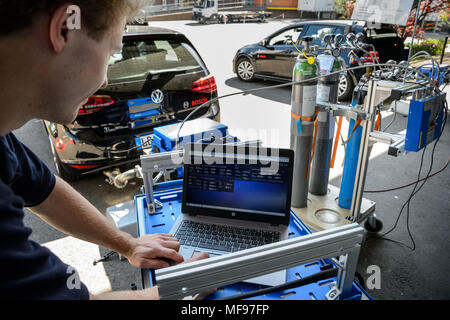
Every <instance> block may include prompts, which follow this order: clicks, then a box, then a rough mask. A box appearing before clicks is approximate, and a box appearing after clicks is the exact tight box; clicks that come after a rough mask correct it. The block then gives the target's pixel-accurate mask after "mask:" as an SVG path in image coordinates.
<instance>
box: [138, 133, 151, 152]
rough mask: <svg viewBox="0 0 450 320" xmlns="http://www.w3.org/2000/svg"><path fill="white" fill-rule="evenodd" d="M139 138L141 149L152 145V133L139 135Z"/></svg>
mask: <svg viewBox="0 0 450 320" xmlns="http://www.w3.org/2000/svg"><path fill="white" fill-rule="evenodd" d="M140 139H141V146H142V149H144V150H145V149H151V147H152V140H153V134H149V135H146V136H142V137H140Z"/></svg>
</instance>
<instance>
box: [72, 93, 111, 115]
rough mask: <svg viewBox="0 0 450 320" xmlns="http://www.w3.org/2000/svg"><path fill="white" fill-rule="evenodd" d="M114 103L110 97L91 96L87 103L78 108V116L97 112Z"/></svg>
mask: <svg viewBox="0 0 450 320" xmlns="http://www.w3.org/2000/svg"><path fill="white" fill-rule="evenodd" d="M114 103H115V101H114V100H113V99H112V98H111V97H110V96H92V97H90V98H89V100H88V102H87V103H86V104H85V105H83V106H82V107H81V108H80V110H79V111H78V115H83V114H91V113H95V112H99V111H101V110H103V109H105V108H107V107H109V106H111V105H113V104H114Z"/></svg>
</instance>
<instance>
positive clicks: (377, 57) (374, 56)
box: [361, 51, 380, 62]
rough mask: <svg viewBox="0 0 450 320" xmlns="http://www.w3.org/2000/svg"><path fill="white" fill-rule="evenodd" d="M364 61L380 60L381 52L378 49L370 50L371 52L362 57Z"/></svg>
mask: <svg viewBox="0 0 450 320" xmlns="http://www.w3.org/2000/svg"><path fill="white" fill-rule="evenodd" d="M361 61H362V62H380V54H379V53H378V51H370V54H365V55H364V57H362V58H361Z"/></svg>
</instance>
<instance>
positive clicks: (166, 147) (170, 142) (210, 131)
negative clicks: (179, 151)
mask: <svg viewBox="0 0 450 320" xmlns="http://www.w3.org/2000/svg"><path fill="white" fill-rule="evenodd" d="M180 127H181V123H175V124H171V125H168V126H163V127H159V128H156V129H155V130H154V135H153V142H152V147H153V148H157V150H159V151H160V152H164V151H173V150H174V149H175V145H176V140H177V134H178V132H179V131H180ZM212 138H218V139H223V138H229V136H228V127H227V126H226V125H223V124H220V123H218V122H216V121H214V120H211V119H209V118H199V119H195V120H191V121H186V123H185V124H184V125H183V127H182V128H181V131H180V136H179V139H180V147H181V148H183V147H184V146H185V145H186V144H187V143H193V142H199V141H201V140H210V139H212Z"/></svg>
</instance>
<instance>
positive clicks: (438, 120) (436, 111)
mask: <svg viewBox="0 0 450 320" xmlns="http://www.w3.org/2000/svg"><path fill="white" fill-rule="evenodd" d="M445 99H446V94H445V93H444V94H442V95H436V96H433V97H430V98H426V99H423V100H412V101H411V103H410V107H409V115H408V125H407V130H406V139H405V150H407V151H413V152H418V151H420V150H422V149H423V148H425V146H427V145H429V144H430V143H432V142H433V141H434V140H436V139H437V138H438V137H439V135H440V133H441V130H442V124H443V119H444V108H445V107H444V104H443V103H442V100H445Z"/></svg>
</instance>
